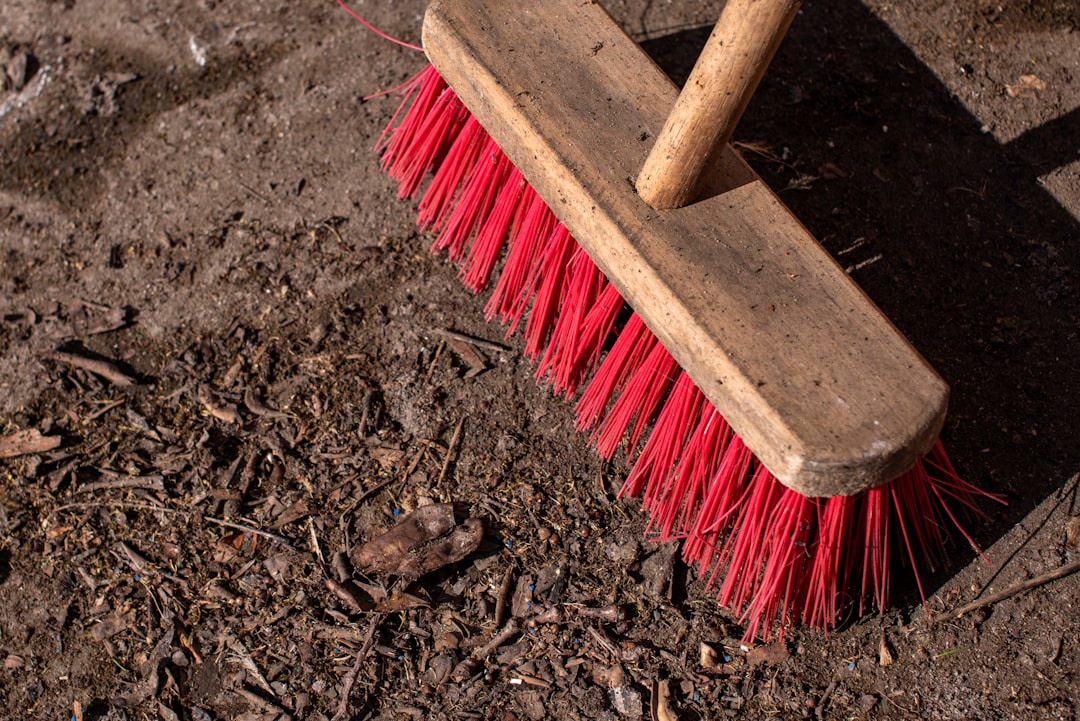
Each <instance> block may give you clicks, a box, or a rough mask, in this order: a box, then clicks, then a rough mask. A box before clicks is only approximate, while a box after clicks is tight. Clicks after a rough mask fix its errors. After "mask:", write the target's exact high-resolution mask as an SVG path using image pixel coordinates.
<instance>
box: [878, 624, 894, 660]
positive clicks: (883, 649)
mask: <svg viewBox="0 0 1080 721" xmlns="http://www.w3.org/2000/svg"><path fill="white" fill-rule="evenodd" d="M892 664H893V655H892V651H890V650H889V644H888V642H887V641H886V640H885V629H881V641H880V642H879V643H878V666H881V667H883V668H884V667H886V666H892Z"/></svg>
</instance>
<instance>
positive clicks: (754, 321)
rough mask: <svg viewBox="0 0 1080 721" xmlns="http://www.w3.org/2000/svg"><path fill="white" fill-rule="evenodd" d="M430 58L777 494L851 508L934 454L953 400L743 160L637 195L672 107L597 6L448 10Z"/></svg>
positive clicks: (480, 4) (483, 2)
mask: <svg viewBox="0 0 1080 721" xmlns="http://www.w3.org/2000/svg"><path fill="white" fill-rule="evenodd" d="M424 46H425V49H426V51H427V53H428V56H429V57H430V59H431V60H432V62H433V63H434V64H435V66H436V68H438V70H439V71H440V73H442V74H443V76H444V77H445V78H446V79H447V81H448V82H449V83H450V85H451V86H452V87H453V88H454V90H455V91H456V92H457V93H458V95H459V96H460V97H461V99H462V101H463V102H464V103H465V104H466V106H467V107H468V108H469V109H470V111H471V112H472V113H473V114H474V115H476V116H477V118H478V119H479V121H480V122H481V124H482V125H483V126H484V127H485V128H486V129H487V131H488V132H489V133H490V134H491V135H492V136H493V137H494V138H495V140H496V141H497V142H498V143H499V145H500V146H501V148H502V149H503V150H504V151H505V152H506V153H507V155H508V156H509V157H510V159H511V160H512V161H513V162H514V163H515V164H516V165H517V166H518V168H520V169H521V171H522V172H523V173H524V174H525V177H526V178H527V179H528V180H529V182H530V183H531V184H532V185H533V186H534V187H535V188H536V190H537V191H538V192H539V193H540V195H541V196H542V197H543V198H544V200H545V201H546V202H547V203H548V204H549V205H550V206H551V208H552V210H553V211H554V212H555V214H556V215H557V216H558V217H559V219H560V220H561V221H562V222H563V223H564V224H566V226H567V227H568V228H569V229H570V231H571V232H572V233H573V235H574V237H575V238H576V239H577V241H578V242H579V243H580V244H581V245H582V246H583V247H584V248H585V250H586V251H587V252H588V253H589V254H590V255H591V256H592V258H593V260H594V261H595V262H596V263H597V265H598V266H599V267H600V268H601V270H603V271H604V273H605V274H606V275H607V276H608V278H610V279H611V280H612V281H613V282H614V283H615V285H616V287H617V288H618V289H619V290H620V291H621V292H622V294H623V296H624V297H625V298H626V299H627V301H628V302H629V303H630V305H631V306H632V307H633V308H634V309H635V310H636V311H637V312H638V314H639V315H640V316H641V317H642V319H643V320H644V321H645V322H646V324H647V325H648V326H649V328H650V329H651V330H652V331H653V332H654V333H655V334H656V336H657V337H658V338H659V339H660V340H661V342H663V343H664V345H665V346H666V347H667V349H668V350H669V351H670V352H671V353H672V355H673V356H674V357H675V359H676V360H677V361H678V362H679V364H680V365H681V366H682V367H683V368H684V369H685V370H686V371H687V372H688V373H689V374H690V375H691V377H692V378H693V379H694V381H695V382H696V383H697V385H698V386H699V387H700V388H701V390H702V391H703V392H704V393H705V394H706V395H707V396H708V398H709V399H710V400H711V401H712V403H713V404H714V405H715V406H716V408H717V409H718V410H719V411H720V412H721V413H722V414H723V415H724V416H725V418H727V419H728V421H729V422H730V423H731V425H732V427H733V428H734V429H735V430H736V432H738V433H739V435H740V436H741V437H742V438H743V440H744V441H745V442H746V444H747V445H748V446H749V447H750V448H751V449H752V450H753V451H754V453H755V454H756V455H757V456H758V458H759V459H760V460H761V461H762V462H763V463H764V464H765V465H766V466H767V467H768V468H769V470H771V471H772V472H773V473H774V474H775V475H776V476H777V477H778V478H779V479H780V480H781V482H783V483H784V484H785V485H787V486H789V487H790V488H793V489H795V490H796V491H799V492H801V493H804V494H806V495H810V496H832V495H840V494H853V493H857V492H859V491H861V490H864V489H866V488H869V487H871V486H874V485H877V484H880V483H884V482H887V481H889V480H891V479H892V478H894V477H896V476H897V475H899V474H900V473H902V472H903V471H905V470H907V469H908V468H910V467H911V465H912V464H913V463H914V461H915V459H916V457H917V456H918V455H919V454H922V453H925V452H926V451H927V450H928V449H929V448H930V446H931V445H932V444H933V441H934V439H935V438H936V437H937V434H938V432H939V430H940V428H941V424H942V422H943V419H944V413H945V407H946V403H947V398H948V388H947V386H946V384H945V383H944V381H942V379H941V378H940V377H938V375H937V374H936V373H935V372H934V371H933V369H932V368H930V366H929V365H928V364H927V363H926V362H925V361H924V360H923V358H922V357H921V356H920V355H919V354H918V352H917V351H915V349H914V348H912V346H911V345H910V344H909V343H908V342H907V340H906V339H905V338H904V337H903V335H902V334H901V333H899V332H898V331H897V330H896V328H895V327H894V326H893V325H892V324H891V323H890V322H889V321H888V319H887V318H885V316H884V315H883V314H882V313H881V312H880V311H879V310H878V309H877V308H876V307H875V306H874V304H873V303H872V302H871V301H870V300H869V299H868V298H867V297H866V296H865V294H863V293H862V291H861V290H860V289H859V288H858V287H857V286H856V285H855V283H853V282H852V281H851V279H850V278H849V277H848V276H847V275H846V274H845V273H844V272H843V270H842V269H841V268H840V267H839V266H838V265H837V264H836V263H835V262H834V261H833V260H832V258H831V257H830V256H829V255H828V253H827V252H826V251H825V250H824V249H823V248H822V247H821V246H820V245H819V244H818V243H817V242H816V241H815V239H814V238H813V237H812V236H811V235H810V233H809V232H808V231H807V230H806V229H805V228H804V227H803V226H802V225H801V224H800V223H799V222H798V220H796V219H795V218H794V217H793V215H792V214H791V212H790V211H789V210H788V209H787V208H786V207H785V206H784V205H783V204H782V203H781V202H780V200H779V199H778V198H777V197H776V196H775V195H774V194H773V193H772V191H770V190H769V188H768V187H767V186H766V185H765V184H764V183H763V182H762V181H761V180H760V179H759V178H758V177H757V176H756V175H755V174H754V173H753V171H752V170H750V168H749V167H747V166H746V164H745V163H744V162H743V161H742V159H741V158H740V157H739V156H738V155H737V154H736V153H735V152H734V151H732V150H731V149H730V148H727V149H725V151H724V153H723V155H722V157H721V159H720V161H719V163H718V166H717V170H716V174H715V176H713V177H712V178H711V179H710V183H709V192H708V193H707V194H706V195H708V196H709V197H707V198H705V199H703V200H701V201H699V202H697V203H694V204H692V205H690V206H687V207H684V208H680V209H678V210H666V211H658V210H654V209H652V208H650V207H649V206H648V205H647V204H646V203H644V202H643V201H642V200H641V198H639V197H638V195H637V194H636V192H635V191H634V188H633V185H632V183H631V178H632V176H633V174H634V173H636V172H637V171H638V169H639V168H641V167H642V163H643V162H644V160H645V157H646V155H647V153H648V150H649V148H650V145H651V139H652V138H655V137H656V135H657V134H658V133H659V132H660V129H661V128H662V127H663V125H664V121H665V119H666V117H667V115H668V113H669V112H670V110H671V108H672V107H673V106H674V104H675V100H676V97H677V95H678V91H677V89H676V88H675V87H674V85H672V83H671V82H670V80H669V79H668V78H667V77H666V76H665V75H664V74H663V72H662V71H661V70H660V69H659V68H658V67H657V66H656V65H655V63H653V62H652V60H651V59H650V58H649V57H648V56H647V55H645V53H644V52H643V51H641V49H640V48H639V47H638V46H637V45H636V44H635V43H634V42H633V41H632V40H631V39H630V38H629V37H628V36H627V35H626V34H625V33H624V32H623V31H622V30H621V29H620V28H619V27H618V25H617V24H616V23H615V22H614V21H613V20H612V19H611V18H610V17H609V16H608V15H607V13H606V12H605V11H604V10H603V9H602V8H601V7H600V6H599V5H597V4H595V3H592V2H587V1H582V0H517V1H515V2H513V3H505V2H503V1H502V0H436V1H435V2H434V3H433V4H432V5H431V6H430V7H429V9H428V13H427V16H426V18H425V23H424Z"/></svg>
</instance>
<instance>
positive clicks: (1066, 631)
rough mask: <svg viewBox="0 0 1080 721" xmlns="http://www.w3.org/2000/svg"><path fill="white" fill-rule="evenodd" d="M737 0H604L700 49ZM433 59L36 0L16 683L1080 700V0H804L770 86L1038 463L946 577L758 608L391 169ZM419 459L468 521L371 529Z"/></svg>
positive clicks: (775, 704) (12, 676)
mask: <svg viewBox="0 0 1080 721" xmlns="http://www.w3.org/2000/svg"><path fill="white" fill-rule="evenodd" d="M721 4H722V3H720V2H719V1H714V0H707V1H706V2H693V3H691V2H682V3H672V2H670V1H669V2H655V1H654V0H613V2H611V3H610V5H609V9H610V10H611V12H612V13H613V14H614V15H615V17H616V18H617V19H618V20H619V21H620V22H622V23H623V24H624V26H625V27H626V28H627V29H628V31H629V32H631V33H632V34H633V35H634V37H635V38H636V39H638V40H639V41H640V42H642V44H643V45H644V47H645V48H646V49H647V50H648V51H649V52H650V53H651V54H652V55H653V56H654V57H656V58H657V59H658V61H659V62H660V63H661V64H662V66H663V67H664V68H665V69H667V70H668V72H669V73H670V74H671V75H672V77H674V78H676V79H679V78H683V77H685V74H686V73H687V72H688V70H689V67H690V65H691V64H692V62H693V59H694V57H695V55H696V52H697V50H698V48H699V47H700V46H701V44H702V43H703V42H704V38H705V37H706V35H707V32H708V27H709V24H710V22H711V20H712V19H714V18H715V17H716V15H717V13H718V11H719V7H720V6H721ZM509 5H510V4H508V7H509ZM355 7H356V8H357V9H358V10H359V11H361V12H362V13H363V14H365V15H366V16H367V17H368V18H369V19H370V20H372V21H373V22H375V23H376V24H377V25H379V26H380V27H381V28H383V29H384V30H386V31H387V32H389V33H391V34H394V35H396V36H398V37H402V38H405V39H409V40H412V41H414V42H415V41H417V40H418V37H419V30H420V25H421V17H422V12H423V7H424V3H423V2H422V1H421V0H404V1H400V0H399V1H397V2H371V1H370V0H369V1H367V2H360V1H359V0H358V1H357V3H356V5H355ZM556 21H557V20H556ZM422 62H423V61H422V57H421V56H420V55H419V54H417V53H415V52H413V51H409V50H406V49H402V48H399V47H397V46H394V45H392V44H389V43H387V42H385V41H382V40H379V39H378V38H376V37H374V36H373V35H372V34H370V33H368V32H367V31H365V30H363V29H362V28H361V27H359V26H358V25H357V23H356V22H354V21H353V20H352V19H350V18H349V17H348V16H347V15H346V14H345V13H344V12H343V11H341V10H340V9H339V8H338V7H337V5H336V4H335V3H334V2H332V0H320V1H318V2H316V1H315V0H309V1H308V2H298V3H288V2H280V3H278V2H258V1H257V0H239V1H237V2H220V1H219V0H198V2H191V3H186V2H184V3H182V2H161V1H160V0H144V1H142V2H136V1H134V0H98V1H97V2H87V1H86V0H47V1H46V0H5V2H4V4H3V9H2V10H0V66H2V68H3V72H0V149H2V150H0V252H2V266H0V267H2V271H0V312H2V321H0V345H2V349H0V455H3V456H6V457H5V458H3V459H0V472H2V478H0V659H3V668H2V669H0V717H2V718H5V719H23V718H26V719H59V718H64V719H66V718H74V719H163V720H170V719H191V720H193V721H202V720H204V719H288V718H291V719H328V718H335V719H345V718H355V719H364V718H372V719H390V718H417V719H424V718H432V719H439V718H447V719H450V718H453V719H467V718H484V719H542V718H559V719H563V718H565V719H579V718H580V719H630V720H633V719H641V718H652V719H657V720H660V721H664V720H666V719H681V720H687V721H689V720H691V719H719V718H729V717H731V718H736V717H737V718H746V719H761V718H817V719H848V718H854V719H863V718H865V719H893V718H925V719H1075V718H1077V715H1078V713H1077V701H1076V698H1077V696H1078V693H1077V690H1078V687H1080V651H1078V644H1080V604H1078V603H1077V602H1076V600H1075V599H1076V598H1077V597H1078V594H1080V579H1078V577H1077V576H1075V575H1065V576H1064V577H1062V578H1060V579H1057V580H1052V581H1051V580H1046V579H1044V578H1042V576H1043V574H1046V573H1048V572H1051V571H1054V570H1056V569H1061V568H1064V569H1065V570H1066V571H1067V570H1069V568H1070V564H1075V561H1076V560H1077V559H1078V558H1080V550H1078V549H1080V521H1078V520H1077V519H1078V518H1080V508H1078V507H1077V506H1078V501H1080V499H1078V497H1077V490H1076V489H1077V482H1078V478H1080V476H1078V473H1080V423H1078V419H1080V416H1078V414H1077V410H1076V409H1077V408H1078V407H1080V360H1078V358H1080V353H1078V350H1080V341H1078V337H1077V328H1078V324H1077V319H1078V318H1080V302H1078V301H1080V287H1078V281H1077V275H1076V273H1077V270H1078V269H1080V6H1077V5H1076V3H1075V2H1074V0H1030V1H1024V0H994V1H991V0H956V1H955V2H941V1H934V2H926V1H925V0H861V1H860V0H838V1H835V2H825V1H824V0H805V3H804V6H803V9H802V11H801V13H800V15H799V17H798V18H797V19H796V21H795V24H794V25H793V27H792V29H791V31H790V33H789V36H788V37H787V39H786V40H785V42H784V44H783V46H782V47H781V49H780V52H779V54H778V56H777V58H776V60H775V61H774V64H773V66H772V68H771V69H770V71H769V73H768V75H767V76H766V78H765V80H764V82H763V84H762V86H761V88H760V90H759V91H758V93H757V95H756V96H755V98H754V101H753V103H752V105H751V107H750V108H749V110H748V112H747V115H746V117H745V118H744V120H743V122H742V124H741V125H740V128H739V131H738V133H737V140H738V141H739V142H740V143H741V147H742V148H743V150H744V154H745V155H746V157H747V159H748V160H749V161H750V162H751V163H752V164H753V165H754V167H755V168H756V169H757V170H758V172H759V173H760V174H761V175H762V176H763V177H764V178H765V179H766V180H767V181H768V182H769V183H770V184H771V185H772V186H773V187H774V188H776V189H777V190H778V191H779V192H780V194H781V197H782V198H783V199H784V201H785V202H787V203H788V204H789V205H790V206H791V208H792V209H793V210H794V212H795V213H796V215H797V216H798V217H800V218H801V219H802V220H803V222H805V223H806V224H807V226H808V227H809V228H810V229H811V230H812V231H813V232H814V234H815V235H816V236H817V237H818V238H820V239H821V241H822V243H823V244H824V245H825V247H826V248H827V249H828V250H829V251H830V252H832V253H833V254H834V255H835V256H836V257H837V258H838V259H839V260H840V262H841V263H842V264H843V265H845V266H846V267H848V268H849V270H850V272H851V273H852V275H853V277H854V278H855V279H856V280H857V281H858V282H859V283H860V284H861V285H862V287H863V288H865V290H866V291H867V293H868V294H869V295H870V296H871V297H872V298H873V299H874V300H875V301H876V302H877V303H878V304H879V305H880V306H881V307H882V308H883V309H884V310H885V311H886V312H887V313H888V314H889V316H890V317H891V318H892V319H893V320H894V321H895V323H896V324H897V326H898V327H899V328H900V329H901V330H902V331H903V332H905V333H906V334H907V335H908V336H909V337H910V338H911V339H912V341H913V342H914V343H915V345H916V346H917V347H918V348H919V349H920V350H921V351H922V352H923V353H924V354H925V355H926V356H927V358H928V359H929V360H930V361H931V363H932V364H933V365H934V366H935V367H936V368H937V369H938V371H939V372H940V373H941V374H942V375H943V376H944V377H945V378H946V379H947V380H948V382H949V383H950V384H951V386H952V389H953V395H952V402H951V408H950V415H949V419H948V421H947V425H946V428H945V430H944V433H943V437H944V440H945V442H946V444H947V446H948V448H949V450H950V453H951V456H952V459H953V462H954V463H955V465H956V466H957V467H958V468H959V469H960V470H961V471H962V473H963V475H964V476H965V477H966V478H968V479H969V480H971V481H972V482H974V483H976V484H977V485H979V486H980V487H982V488H984V489H986V490H987V491H990V492H993V493H996V494H999V495H1000V496H1002V497H1003V498H1004V499H1005V500H1006V501H1007V502H1008V505H1007V506H1003V507H998V506H995V505H993V504H989V503H988V504H987V505H986V508H985V510H986V513H987V517H986V518H984V519H976V520H974V521H973V522H971V524H970V528H971V531H972V533H973V535H974V537H975V539H976V540H977V541H978V543H979V544H980V545H981V546H982V547H983V548H984V549H985V560H983V559H980V558H979V557H978V556H977V555H976V554H975V553H974V552H973V551H972V550H971V549H970V548H968V546H967V544H965V543H963V542H957V543H956V544H955V546H954V547H953V548H952V549H950V551H951V555H952V557H953V564H952V567H951V568H945V569H937V572H936V573H932V574H930V575H929V576H928V577H927V578H925V579H924V581H925V583H926V591H927V593H928V595H929V597H928V602H927V605H926V606H923V605H922V604H921V603H920V601H919V597H918V593H917V591H916V589H915V586H914V584H913V583H912V581H911V578H910V576H907V575H904V573H903V569H902V568H900V569H898V574H897V576H898V578H897V580H896V582H895V589H894V597H895V598H894V603H893V606H892V607H891V608H890V609H888V610H887V611H886V612H884V613H882V614H871V615H868V616H865V617H863V618H861V619H856V618H851V619H850V620H849V621H848V622H847V623H845V624H843V626H842V627H841V628H840V629H838V630H835V631H833V632H831V633H829V634H827V635H826V634H823V633H820V632H815V631H809V630H805V629H800V628H792V629H789V631H788V633H787V635H786V637H785V639H784V640H783V642H782V643H777V642H776V641H775V640H773V641H772V642H770V643H765V644H761V645H754V644H750V645H749V646H744V645H742V644H741V643H740V642H739V641H738V640H737V639H739V638H740V637H741V635H742V629H741V627H740V625H739V623H738V620H737V619H735V618H733V617H731V616H730V615H728V614H726V613H725V612H724V611H723V610H722V609H719V608H718V607H717V605H716V603H715V601H714V598H713V595H712V594H711V593H710V592H709V591H707V590H706V589H704V587H703V584H702V582H701V580H700V579H698V578H697V577H696V575H695V574H694V573H692V572H689V571H687V569H685V567H683V566H682V564H681V563H680V562H679V561H678V558H677V555H676V549H674V548H672V547H671V546H669V545H660V544H656V543H653V542H651V541H649V540H646V538H645V535H644V532H645V528H644V523H643V518H642V515H641V513H640V509H639V504H638V502H637V501H635V500H619V499H616V497H615V491H616V490H617V489H618V487H619V483H620V480H621V477H622V475H623V474H624V473H625V469H624V468H621V467H620V466H618V465H605V464H603V463H601V462H600V460H599V459H598V458H597V457H596V456H595V454H594V453H593V452H592V451H590V450H589V448H588V447H587V445H586V443H585V440H584V439H583V438H582V437H580V436H579V435H578V434H576V433H575V432H574V430H573V417H572V409H571V407H570V406H569V405H568V404H566V403H565V402H564V401H562V400H558V399H554V398H552V396H551V394H550V392H548V391H546V390H544V389H543V388H539V387H537V386H536V385H535V384H534V383H533V380H532V368H531V366H530V364H529V363H528V362H526V361H525V360H522V358H521V342H520V339H518V338H512V339H510V340H509V341H504V340H503V334H502V331H501V329H499V328H498V327H493V326H488V325H486V324H485V323H484V321H483V312H482V308H483V304H484V298H483V297H474V296H472V295H470V294H469V293H468V292H466V291H465V290H464V289H462V288H461V286H460V284H459V282H458V281H457V279H456V274H455V272H454V269H453V268H451V267H448V266H447V264H446V263H445V261H443V260H441V259H439V258H436V257H433V256H431V255H429V254H428V253H427V248H428V246H429V244H430V239H429V238H426V237H424V236H423V235H421V234H418V233H417V232H416V231H415V229H414V226H413V208H412V206H411V204H410V203H408V202H404V201H398V200H397V199H396V198H395V192H394V188H393V187H392V184H391V182H390V181H389V180H388V179H387V178H385V177H384V176H383V174H382V173H381V171H380V170H379V169H378V163H377V160H376V158H375V157H374V156H373V154H372V152H371V149H372V146H373V144H374V141H375V139H376V137H377V136H378V134H379V132H380V131H381V129H382V127H383V126H384V124H385V123H386V121H387V120H388V118H389V117H390V115H391V113H392V112H393V109H394V105H395V102H394V101H393V100H390V99H376V100H369V101H366V102H365V101H363V99H362V98H363V97H364V96H366V95H368V94H370V93H373V92H376V91H379V90H382V89H386V88H390V87H393V86H395V85H396V84H398V83H400V82H401V81H403V80H404V79H405V78H407V77H408V76H409V75H411V74H412V73H414V72H415V71H416V70H418V69H419V68H420V67H421V65H422ZM446 331H453V332H457V333H461V334H467V335H468V336H471V337H474V338H478V339H484V340H486V341H488V342H487V343H481V344H477V343H464V344H463V343H462V342H461V341H457V340H455V339H453V338H452V337H450V336H448V335H446ZM474 353H479V354H481V355H480V356H476V355H474ZM20 432H22V434H21V435H16V434H19V433H20ZM431 502H446V503H455V504H457V510H458V512H459V514H460V516H461V518H464V517H470V518H477V519H480V520H481V521H482V522H483V524H484V529H485V530H484V537H483V539H482V540H481V541H480V543H479V546H478V547H476V548H475V549H474V550H472V551H471V552H470V553H469V554H468V555H467V556H466V557H465V558H464V559H462V560H458V561H456V562H453V563H449V564H435V565H436V566H439V567H437V568H435V570H433V571H431V572H429V573H426V574H424V575H423V576H422V577H421V578H420V580H419V581H417V582H414V583H409V582H408V580H409V579H408V577H407V574H406V577H404V578H397V579H396V580H395V578H389V577H387V576H385V575H383V576H380V575H379V574H378V573H374V574H372V575H369V576H361V575H357V574H355V573H352V574H350V573H349V569H348V568H347V567H345V566H344V564H342V563H341V556H340V555H338V554H340V553H342V552H344V551H346V550H348V549H352V548H355V547H356V546H358V545H359V544H361V543H362V542H364V541H368V540H370V539H372V538H375V537H377V536H379V535H380V534H381V533H383V532H384V531H386V530H387V529H389V528H391V527H392V526H393V525H394V524H395V522H396V521H397V520H400V518H401V517H402V515H403V514H405V513H408V512H409V511H411V510H412V509H414V508H416V507H418V506H422V505H424V504H428V503H431ZM462 528H465V526H462ZM469 528H472V527H471V526H469ZM474 540H479V539H474ZM473 545H475V544H473ZM451 560H452V559H451ZM1071 567H1075V565H1073V566H1071ZM1027 580H1031V583H1030V584H1028V585H1029V586H1031V587H1030V588H1025V589H1022V590H1019V591H1018V592H1016V593H1013V594H1011V595H1008V596H1007V597H1005V598H1001V599H997V600H995V598H994V594H996V593H998V592H1003V591H1010V590H1016V588H1015V587H1016V585H1017V584H1020V583H1021V582H1024V581H1027ZM384 582H387V583H389V586H387V585H384ZM977 600H984V601H986V604H985V605H983V606H982V607H980V608H978V609H976V610H973V611H971V612H969V613H966V614H964V615H963V616H962V617H960V618H956V617H955V615H954V614H947V613H946V611H950V610H955V609H958V608H960V607H962V606H963V605H964V604H967V603H970V602H973V601H977ZM890 660H891V663H890V662H889V661H890ZM665 692H666V695H665ZM660 697H663V698H664V699H665V701H664V703H658V702H657V699H659V698H660ZM665 704H666V705H665Z"/></svg>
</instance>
